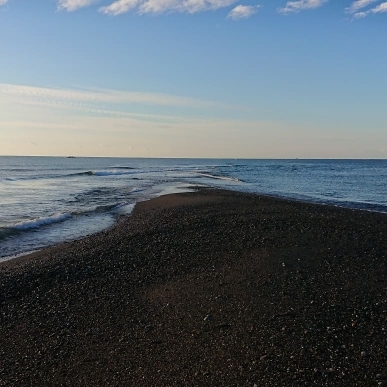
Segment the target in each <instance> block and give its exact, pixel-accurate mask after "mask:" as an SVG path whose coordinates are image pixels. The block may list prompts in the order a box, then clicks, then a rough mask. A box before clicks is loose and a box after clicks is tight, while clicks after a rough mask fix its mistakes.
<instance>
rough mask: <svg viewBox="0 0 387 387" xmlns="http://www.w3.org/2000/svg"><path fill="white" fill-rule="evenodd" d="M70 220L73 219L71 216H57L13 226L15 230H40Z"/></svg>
mask: <svg viewBox="0 0 387 387" xmlns="http://www.w3.org/2000/svg"><path fill="white" fill-rule="evenodd" d="M69 218H71V214H55V215H52V216H48V217H46V218H37V219H32V220H27V221H26V222H21V223H18V224H16V225H15V226H13V228H14V229H16V230H29V229H31V228H39V227H41V226H46V225H49V224H52V223H59V222H63V221H64V220H67V219H69Z"/></svg>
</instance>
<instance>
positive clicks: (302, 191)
mask: <svg viewBox="0 0 387 387" xmlns="http://www.w3.org/2000/svg"><path fill="white" fill-rule="evenodd" d="M195 186H205V187H218V188H225V189H230V190H235V191H241V192H252V193H259V194H267V195H272V196H278V197H284V198H291V199H297V200H303V201H311V202H316V203H324V204H331V205H338V206H343V207H350V208H357V209H363V210H371V211H378V212H387V160H242V159H237V160H236V159H232V160H231V159H230V160H229V159H220V160H217V159H142V158H63V157H11V156H4V157H0V260H4V259H7V258H9V257H10V256H15V255H18V254H23V253H26V252H29V251H34V250H37V249H40V248H42V247H45V246H49V245H52V244H56V243H59V242H64V241H69V240H74V239H77V238H79V237H82V236H85V235H88V234H92V233H95V232H98V231H100V230H102V229H105V228H108V227H109V226H111V225H113V224H114V222H115V221H116V220H117V218H118V217H119V216H120V215H126V214H129V213H130V212H131V211H132V209H133V207H134V205H135V203H137V202H140V201H143V200H147V199H150V198H153V197H157V196H160V195H163V194H167V193H173V192H185V191H189V190H192V189H193V187H195Z"/></svg>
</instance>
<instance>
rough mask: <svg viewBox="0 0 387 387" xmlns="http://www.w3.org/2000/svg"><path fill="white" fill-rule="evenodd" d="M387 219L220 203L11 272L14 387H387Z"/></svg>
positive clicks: (259, 202)
mask: <svg viewBox="0 0 387 387" xmlns="http://www.w3.org/2000/svg"><path fill="white" fill-rule="evenodd" d="M386 253H387V216H386V215H384V214H377V213H370V212H365V211H355V210H349V209H340V208H335V207H329V206H320V205H314V204H308V203H301V202H295V201H286V200H280V199H275V198H269V197H262V196H256V195H249V194H237V193H233V192H228V191H220V190H204V191H200V192H195V193H186V194H179V195H169V196H165V197H161V198H158V199H153V200H152V201H149V202H144V203H141V204H139V205H138V206H137V207H136V209H135V212H134V214H133V215H132V216H130V217H128V218H125V219H122V220H121V221H120V222H119V223H118V224H117V225H116V226H115V227H114V228H112V229H110V230H107V231H105V232H101V233H99V234H96V235H93V236H90V237H87V238H84V239H81V240H79V241H75V242H72V243H66V244H63V245H60V246H57V247H54V248H52V249H46V250H43V251H41V252H39V253H37V254H34V255H33V256H32V257H30V258H28V259H27V258H25V259H19V260H14V261H13V262H12V261H10V262H9V263H8V264H2V265H0V385H1V386H46V385H71V386H75V385H79V386H88V385H98V386H107V385H113V386H134V385H141V386H142V385H144V386H145V385H146V386H182V385H187V386H251V387H253V386H254V385H256V386H312V385H320V386H378V385H387V340H386V334H387V333H386V332H387V292H386V290H387V264H386V263H387V259H386Z"/></svg>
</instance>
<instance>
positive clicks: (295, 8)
mask: <svg viewBox="0 0 387 387" xmlns="http://www.w3.org/2000/svg"><path fill="white" fill-rule="evenodd" d="M328 1H329V0H298V1H288V2H287V3H286V5H285V7H283V8H279V9H278V11H279V12H280V13H285V14H286V13H297V12H300V11H303V10H305V9H314V8H318V7H321V6H322V5H324V4H325V3H326V2H328Z"/></svg>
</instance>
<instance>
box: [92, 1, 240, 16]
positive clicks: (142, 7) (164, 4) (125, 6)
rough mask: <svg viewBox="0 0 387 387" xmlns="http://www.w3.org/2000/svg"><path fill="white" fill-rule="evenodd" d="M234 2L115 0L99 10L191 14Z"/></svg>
mask: <svg viewBox="0 0 387 387" xmlns="http://www.w3.org/2000/svg"><path fill="white" fill-rule="evenodd" d="M235 2H236V0H183V1H181V0H117V1H115V2H113V3H112V4H110V5H108V6H105V7H101V8H100V9H99V10H100V12H102V13H104V14H107V15H120V14H122V13H125V12H128V11H131V10H133V9H137V12H138V13H139V14H148V13H151V14H162V13H167V12H180V13H188V14H193V13H197V12H202V11H210V10H216V9H219V8H224V7H229V6H231V5H232V4H234V3H235Z"/></svg>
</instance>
